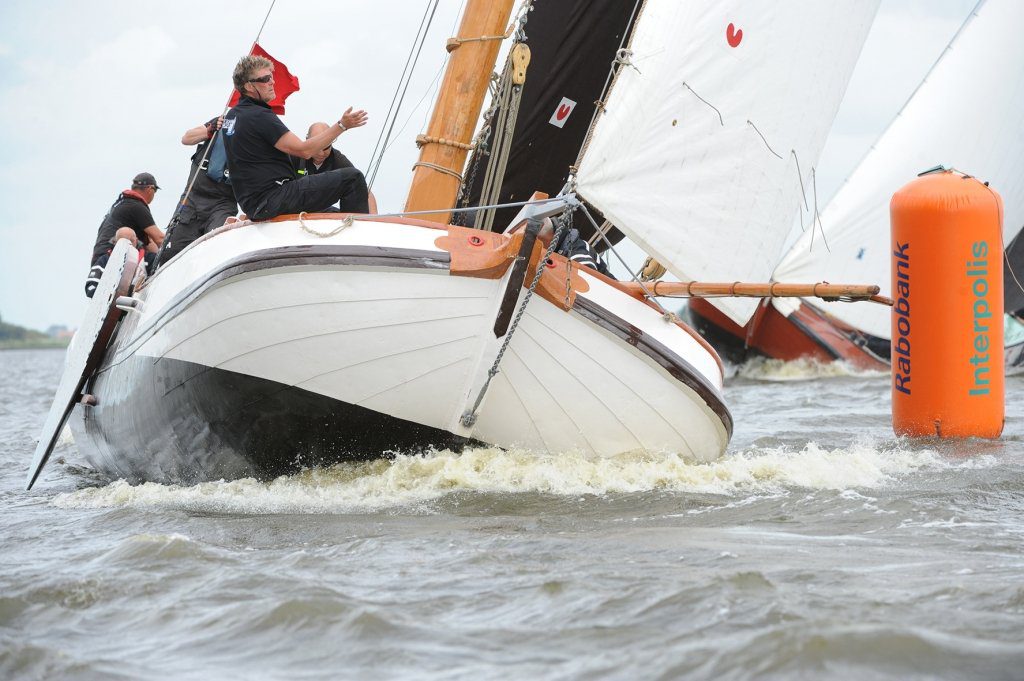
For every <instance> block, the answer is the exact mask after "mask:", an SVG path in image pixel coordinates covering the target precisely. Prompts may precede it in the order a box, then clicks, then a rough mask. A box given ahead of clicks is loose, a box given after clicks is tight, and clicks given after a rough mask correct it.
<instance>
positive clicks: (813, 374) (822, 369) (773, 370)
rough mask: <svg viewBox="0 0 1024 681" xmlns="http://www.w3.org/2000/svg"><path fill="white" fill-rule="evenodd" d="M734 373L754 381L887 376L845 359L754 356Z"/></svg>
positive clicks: (884, 372) (886, 373) (885, 372)
mask: <svg viewBox="0 0 1024 681" xmlns="http://www.w3.org/2000/svg"><path fill="white" fill-rule="evenodd" d="M736 375H737V376H740V377H742V378H747V379H750V380H754V381H780V382H781V381H809V380H813V379H817V378H839V377H844V376H887V375H888V372H887V371H875V370H867V369H858V368H856V367H854V366H853V365H852V364H849V363H848V362H845V361H835V362H819V361H817V360H814V359H808V358H801V359H795V360H791V361H784V360H781V359H769V358H767V357H754V358H751V359H749V360H747V361H746V362H744V363H743V364H742V365H740V366H739V367H738V368H737V370H736Z"/></svg>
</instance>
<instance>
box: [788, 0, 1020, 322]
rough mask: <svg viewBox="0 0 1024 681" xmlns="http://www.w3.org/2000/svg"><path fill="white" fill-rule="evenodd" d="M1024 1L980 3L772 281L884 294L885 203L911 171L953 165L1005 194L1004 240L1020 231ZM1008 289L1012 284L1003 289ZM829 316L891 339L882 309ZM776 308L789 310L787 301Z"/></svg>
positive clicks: (842, 309) (851, 309)
mask: <svg viewBox="0 0 1024 681" xmlns="http://www.w3.org/2000/svg"><path fill="white" fill-rule="evenodd" d="M1022 28H1024V2H1020V0H989V1H988V2H981V3H979V4H978V6H977V7H976V8H975V10H974V12H972V14H971V16H970V17H968V19H967V21H966V22H965V24H964V25H963V26H962V27H961V28H960V31H958V33H957V34H956V36H954V38H953V40H952V42H951V43H950V44H949V46H948V47H947V48H946V50H945V51H944V52H943V54H942V56H941V57H940V58H939V60H938V61H937V62H936V63H935V65H934V66H933V67H932V69H931V71H930V72H929V73H928V75H927V76H926V77H925V79H924V81H923V82H922V83H921V85H919V86H918V88H917V90H916V91H915V92H914V94H913V95H912V96H911V98H910V100H909V101H908V102H907V103H906V104H905V105H904V107H903V109H902V110H901V111H900V113H899V114H898V116H897V117H896V119H895V120H894V121H893V122H892V123H891V124H890V125H889V127H888V129H886V131H885V132H884V133H883V134H882V136H881V137H880V138H879V139H878V141H877V142H876V143H875V145H874V146H873V147H872V148H871V151H869V152H868V154H867V155H866V156H865V157H864V159H863V160H862V161H861V162H860V164H859V165H858V166H857V168H856V170H854V172H853V173H852V174H851V175H850V177H849V178H847V180H846V182H845V183H844V184H843V185H842V187H840V189H839V191H838V192H836V195H835V196H834V197H833V198H832V200H831V201H830V202H829V203H828V205H827V206H826V207H825V209H824V210H823V211H822V214H821V222H822V226H823V229H824V231H825V239H826V241H827V244H828V246H827V248H826V245H825V242H823V240H822V236H821V234H820V233H819V234H817V235H816V236H815V238H814V239H813V243H812V238H811V231H810V230H807V232H805V233H804V234H803V235H801V238H800V239H799V240H798V241H797V242H796V243H795V244H794V246H793V248H792V249H791V250H790V252H789V253H788V254H787V255H786V257H785V258H784V259H783V260H782V261H781V263H780V264H779V267H778V268H777V269H776V272H775V278H776V279H777V280H779V281H816V280H819V279H828V280H829V281H842V282H857V283H864V284H878V285H880V286H881V287H882V293H883V294H884V295H889V294H890V293H889V292H890V281H889V277H890V275H889V200H890V199H891V198H892V195H893V193H895V192H896V191H897V190H898V189H899V188H900V187H902V186H903V185H904V184H906V183H907V182H909V181H911V180H913V179H914V177H915V176H916V175H917V173H919V172H921V171H923V170H927V169H928V168H930V167H934V166H936V165H939V164H941V165H944V166H946V167H953V168H956V169H957V170H960V171H962V172H965V173H968V174H970V175H974V176H976V177H978V178H979V179H981V180H984V181H988V182H990V183H991V186H992V188H993V189H995V190H996V191H998V192H999V194H1000V195H1001V196H1002V198H1003V206H1004V209H1005V213H1004V220H1003V235H1004V239H1005V240H1006V243H1009V240H1010V239H1011V238H1012V237H1013V235H1014V234H1016V233H1017V231H1018V230H1020V228H1021V226H1022V225H1024V133H1022V130H1021V128H1022V125H1024V40H1022V39H1021V36H1020V32H1021V29H1022ZM1008 285H1009V284H1008ZM813 304H814V305H815V306H819V307H824V309H826V310H827V311H828V312H829V313H830V314H833V315H834V316H836V317H838V318H839V319H841V320H843V321H844V322H847V323H848V324H851V325H853V326H855V327H857V328H859V329H861V330H863V331H866V332H868V333H870V334H872V335H875V336H878V337H880V338H889V337H890V319H889V310H888V308H885V307H883V306H880V305H849V304H843V303H823V302H821V301H817V300H815V301H814V303H813ZM777 307H778V308H779V309H780V310H782V311H783V312H784V313H785V312H787V311H788V310H787V307H786V303H785V302H780V303H779V304H778V305H777Z"/></svg>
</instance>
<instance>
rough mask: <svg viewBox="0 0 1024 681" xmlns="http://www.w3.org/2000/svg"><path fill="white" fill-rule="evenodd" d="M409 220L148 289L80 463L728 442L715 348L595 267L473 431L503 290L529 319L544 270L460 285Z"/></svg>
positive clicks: (307, 242) (266, 226)
mask: <svg viewBox="0 0 1024 681" xmlns="http://www.w3.org/2000/svg"><path fill="white" fill-rule="evenodd" d="M408 222H410V221H405V223H400V222H385V221H370V220H367V221H356V222H354V223H353V224H352V225H351V226H350V227H348V228H346V229H343V230H342V231H340V232H339V233H337V234H335V235H333V236H330V237H327V238H320V237H317V236H314V235H312V234H310V233H308V232H306V231H303V230H302V229H301V228H300V225H299V223H298V221H296V220H291V221H283V222H273V223H258V224H250V225H245V226H242V227H237V228H232V229H226V230H224V231H222V232H221V233H219V234H216V235H215V236H213V237H212V238H207V239H204V240H202V241H200V242H197V243H195V244H193V245H192V246H191V247H190V248H189V249H187V250H186V251H185V252H183V253H182V254H181V255H179V256H178V257H177V258H176V259H175V260H172V261H171V262H170V263H169V264H168V265H167V266H165V267H164V268H163V269H162V270H161V271H160V273H159V274H158V275H157V276H155V277H153V278H152V279H151V280H150V281H149V282H146V284H145V285H144V286H142V287H141V288H140V290H138V291H137V293H136V294H135V297H136V298H138V299H139V301H140V302H141V305H140V307H141V311H140V312H132V313H129V315H128V317H127V318H126V319H125V320H124V321H123V322H122V327H121V329H120V330H119V332H118V335H117V337H116V339H115V342H114V345H113V346H112V348H111V350H110V351H109V353H108V356H107V358H106V360H105V363H104V365H103V367H102V368H101V370H100V371H99V373H98V374H97V376H96V377H95V378H94V379H93V381H92V382H91V384H90V386H89V387H88V388H87V390H88V391H91V392H92V394H93V396H94V398H95V403H96V404H95V405H94V406H84V405H82V406H79V407H77V408H76V409H77V414H76V415H75V418H74V424H73V425H74V428H75V430H76V440H77V441H78V442H79V443H80V444H81V446H82V449H83V451H84V452H85V453H86V455H87V457H88V458H89V459H90V460H91V461H92V463H93V464H94V465H96V466H97V467H98V468H100V469H101V470H103V471H106V472H107V473H108V474H109V475H111V476H117V477H128V478H132V479H156V480H161V481H165V480H166V481H196V480H202V479H209V478H219V477H238V476H241V475H261V476H267V475H275V474H278V473H281V472H287V471H288V470H291V469H294V468H295V467H297V466H303V465H311V464H319V463H330V462H333V461H337V460H347V459H366V458H375V457H378V456H381V455H382V454H385V453H387V452H388V451H396V450H406V449H422V448H425V447H457V446H461V445H464V444H466V443H486V444H489V445H496V446H501V447H509V448H523V449H528V450H533V451H538V452H550V453H558V452H567V451H582V452H585V453H588V454H590V455H594V456H601V457H606V456H614V455H617V454H620V453H624V452H630V451H636V450H648V451H672V452H678V453H680V454H681V455H684V456H686V457H688V458H690V459H693V460H709V459H713V458H715V457H717V456H719V455H720V454H721V453H722V452H723V451H724V448H725V446H726V444H727V442H728V439H729V436H730V432H731V427H732V423H731V417H730V416H729V412H728V410H727V409H726V408H725V406H724V403H723V402H722V399H721V386H722V373H721V365H720V362H719V361H718V359H717V356H715V355H714V353H713V351H711V350H710V348H709V347H708V346H707V345H706V344H704V343H703V342H702V341H700V340H699V338H698V337H696V335H695V334H694V333H693V332H692V331H690V330H689V329H687V328H685V327H683V326H682V325H680V324H677V323H674V322H670V321H666V320H665V319H664V318H663V317H662V316H661V315H660V314H659V312H658V311H657V310H655V309H653V308H651V307H650V306H649V305H647V304H646V303H644V302H641V301H639V300H636V299H634V298H631V297H630V296H629V295H627V294H625V293H623V292H622V291H620V290H618V289H616V288H615V287H614V283H613V282H608V281H606V280H604V279H603V278H602V277H600V276H599V275H597V274H593V275H591V274H587V273H585V272H580V273H578V274H576V275H575V276H576V280H575V281H576V285H575V290H574V291H573V292H572V294H573V297H574V299H573V300H572V303H571V309H569V310H566V309H564V306H560V305H558V304H556V303H553V302H552V301H551V300H548V299H546V298H545V297H542V296H541V295H535V296H533V298H532V299H531V300H530V302H529V304H528V305H527V306H526V308H525V313H524V314H523V315H522V319H521V321H520V322H519V324H518V327H517V328H515V330H514V331H513V332H512V336H511V339H510V342H509V343H508V347H507V350H506V351H505V352H504V353H503V355H502V360H501V364H500V368H499V371H498V373H497V374H496V375H495V376H494V378H493V379H492V380H491V382H490V384H489V385H488V386H487V389H486V392H485V394H484V397H483V399H482V401H481V402H480V405H479V408H478V409H477V411H476V418H475V420H465V422H464V419H463V415H464V414H466V413H467V411H472V409H473V406H474V404H475V403H476V400H477V397H478V395H479V394H480V391H481V389H482V388H483V387H484V385H485V383H486V381H487V376H488V371H489V370H490V369H491V368H492V366H493V365H494V362H495V358H496V357H497V355H498V353H499V351H500V350H501V347H502V344H503V341H504V340H505V334H504V333H502V334H501V335H497V336H496V335H495V331H494V327H495V320H496V318H497V317H498V316H499V314H500V313H501V311H502V310H503V309H505V311H506V313H507V312H508V311H509V310H508V309H507V308H508V306H509V304H510V302H509V300H508V297H507V296H506V295H505V292H506V289H509V290H513V295H515V290H518V299H517V300H516V299H515V298H513V300H512V303H514V304H515V309H516V310H518V309H519V306H520V304H521V302H522V300H523V298H524V296H525V294H526V287H528V285H529V282H530V280H532V274H533V272H532V271H530V272H529V273H528V276H527V277H526V287H524V286H523V285H522V284H521V282H516V281H512V282H510V278H512V277H513V270H514V269H515V268H513V267H507V268H506V271H505V272H504V273H503V274H501V275H500V276H495V275H492V276H493V277H494V278H483V277H481V276H479V275H474V276H460V275H459V273H458V272H454V271H453V270H454V269H455V266H454V265H453V264H452V262H453V261H452V258H453V257H454V256H452V255H451V254H450V253H449V252H448V251H447V250H445V249H444V248H442V247H440V246H438V243H437V242H438V239H439V237H443V236H445V235H447V234H449V233H450V232H449V231H448V230H446V229H445V228H438V227H433V226H426V225H423V224H407V223H408ZM307 224H309V225H314V224H315V226H316V229H317V230H318V231H321V232H326V231H330V230H331V229H333V228H334V227H337V226H340V224H341V223H340V221H339V220H316V221H307ZM453 229H456V230H457V229H458V228H453ZM461 233H462V232H459V234H461ZM495 238H497V239H505V237H501V236H497V237H495ZM506 240H507V239H506ZM538 248H539V246H538ZM561 271H562V272H564V271H565V270H564V269H562V270H561ZM563 280H564V275H563ZM580 281H582V282H585V283H583V284H580V283H579V282H580ZM584 289H586V290H584ZM506 316H507V314H506ZM466 423H470V425H466Z"/></svg>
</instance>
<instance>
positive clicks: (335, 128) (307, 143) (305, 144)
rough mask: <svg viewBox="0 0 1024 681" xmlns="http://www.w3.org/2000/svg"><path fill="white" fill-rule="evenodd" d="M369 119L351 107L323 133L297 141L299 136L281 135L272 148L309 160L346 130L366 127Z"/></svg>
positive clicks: (364, 113)
mask: <svg viewBox="0 0 1024 681" xmlns="http://www.w3.org/2000/svg"><path fill="white" fill-rule="evenodd" d="M368 118H369V116H368V115H367V113H366V112H365V111H363V110H362V109H360V110H358V111H353V110H352V107H349V108H348V109H347V110H346V111H345V113H344V114H342V116H341V120H339V121H338V122H337V123H335V124H334V125H332V126H330V127H329V128H327V129H326V130H324V131H323V132H321V133H319V134H316V135H313V136H312V137H310V138H309V139H306V140H303V139H299V136H298V135H296V134H295V133H294V132H290V131H289V132H286V133H285V134H283V135H281V138H280V139H279V140H277V143H276V144H275V145H274V148H275V149H277V150H278V151H283V152H284V153H286V154H289V155H290V156H298V157H299V158H309V157H310V156H312V155H313V154H315V153H316V152H317V151H319V150H320V149H323V148H324V147H329V146H330V145H331V144H333V143H334V140H336V139H338V136H339V135H340V134H341V133H343V132H345V131H346V130H348V129H349V128H358V127H360V126H363V125H366V121H367V119H368Z"/></svg>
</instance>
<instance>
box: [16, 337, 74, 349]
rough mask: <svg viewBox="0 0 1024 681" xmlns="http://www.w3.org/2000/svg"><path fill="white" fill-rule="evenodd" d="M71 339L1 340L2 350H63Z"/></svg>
mask: <svg viewBox="0 0 1024 681" xmlns="http://www.w3.org/2000/svg"><path fill="white" fill-rule="evenodd" d="M69 341H70V339H68V338H46V339H40V338H33V339H31V340H28V339H25V340H0V350H63V349H64V348H66V347H67V346H68V342H69Z"/></svg>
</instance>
